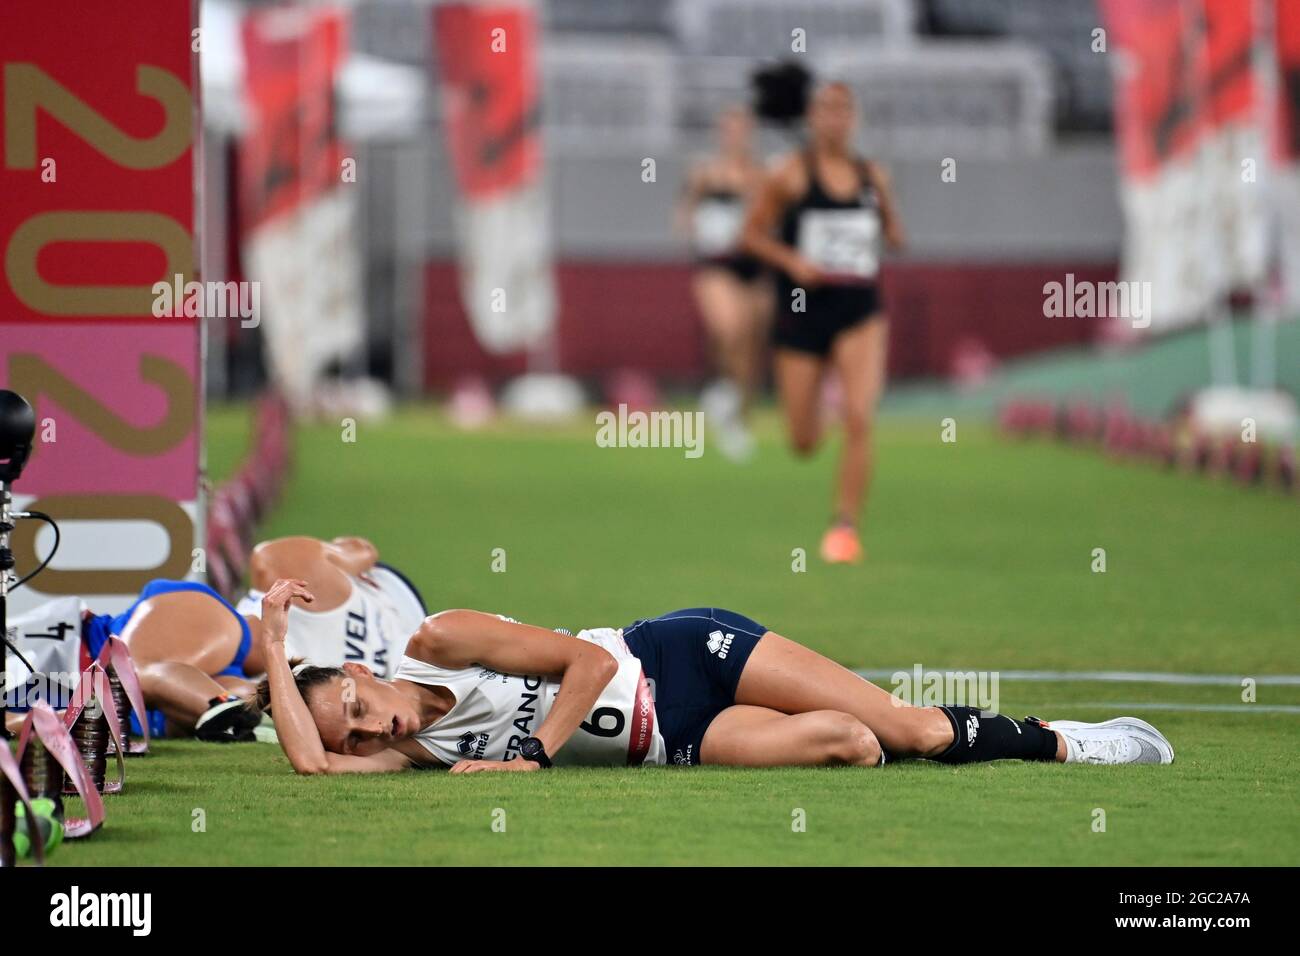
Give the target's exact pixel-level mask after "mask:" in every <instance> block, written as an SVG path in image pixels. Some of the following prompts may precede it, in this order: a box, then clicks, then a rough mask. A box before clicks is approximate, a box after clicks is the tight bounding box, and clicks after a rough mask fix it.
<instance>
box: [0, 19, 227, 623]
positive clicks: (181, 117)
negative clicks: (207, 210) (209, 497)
mask: <svg viewBox="0 0 1300 956" xmlns="http://www.w3.org/2000/svg"><path fill="white" fill-rule="evenodd" d="M194 25H195V11H194V9H193V7H192V5H191V3H189V2H186V0H137V2H134V3H131V4H127V5H123V4H99V3H90V4H88V3H83V2H77V0H5V2H4V3H3V4H0V102H3V104H4V106H3V110H4V121H3V123H2V124H0V156H2V157H3V165H2V166H0V196H3V201H2V202H0V247H2V248H3V257H4V264H5V268H4V274H3V277H0V387H4V388H9V389H13V390H14V391H17V392H19V393H20V394H22V395H23V396H25V397H26V398H27V400H28V401H30V402H31V403H32V405H33V407H34V408H35V409H36V419H37V432H36V444H35V448H34V450H33V454H32V458H31V461H30V463H29V464H28V466H27V470H26V472H25V473H24V474H23V476H22V478H21V479H20V480H19V481H18V482H17V483H16V484H15V486H14V490H15V503H16V505H17V507H18V508H19V509H24V508H29V507H30V508H35V509H37V510H41V511H45V512H48V513H49V514H51V515H52V516H54V517H55V518H56V519H57V520H58V521H59V524H60V527H61V528H62V531H63V543H62V546H61V548H60V550H59V556H58V558H57V559H56V560H55V561H54V564H53V565H52V566H51V567H50V568H49V569H47V570H46V571H45V572H44V573H42V574H41V575H40V576H39V577H38V578H35V579H34V580H33V581H31V582H30V583H29V584H27V585H25V586H24V587H22V588H21V589H19V590H18V591H16V592H14V594H13V596H12V598H11V602H12V604H11V607H12V609H14V610H17V611H22V610H25V609H27V608H29V607H31V606H34V605H35V604H36V603H38V602H40V601H44V600H47V599H49V598H50V597H55V596H59V595H68V594H75V595H80V596H82V597H84V598H85V599H86V600H87V601H88V602H89V603H90V605H91V606H92V607H94V608H95V610H96V611H100V612H107V611H113V610H121V609H124V608H125V607H126V605H127V604H128V602H129V601H130V600H131V599H132V598H133V597H134V596H135V595H136V593H137V592H138V591H139V590H140V588H141V586H142V585H143V584H144V583H145V582H146V581H148V580H149V579H150V578H153V577H172V578H184V577H189V576H191V574H190V571H191V567H192V566H193V560H194V555H193V549H194V548H195V546H196V544H197V543H198V542H197V540H196V537H197V534H196V515H197V514H198V507H197V504H196V500H197V497H198V479H199V446H200V442H199V410H200V396H201V387H200V366H199V326H198V320H197V319H196V318H195V317H193V316H188V317H187V316H185V315H183V314H177V315H171V314H168V315H166V316H163V317H156V316H155V314H154V301H155V293H154V289H153V286H154V284H155V283H158V282H166V283H168V284H169V285H170V284H172V283H173V282H174V279H175V276H176V275H181V276H182V277H183V280H184V281H185V282H188V281H190V280H193V279H195V278H197V276H196V275H195V271H196V270H195V263H196V262H198V256H197V254H196V249H195V238H194V206H195V201H194V182H195V177H194V156H195V150H194V139H195V129H196V119H195V117H196V109H195V103H194V100H195V89H196V84H195V79H194V74H195V72H196V70H197V62H198V57H197V54H196V53H195V52H194V48H193V44H194V42H195V37H194V36H193V35H192V32H191V31H192V30H193V28H194ZM40 527H41V526H40V525H38V524H37V523H36V522H34V521H24V522H21V523H20V525H19V527H18V530H17V531H16V532H15V534H14V554H15V558H16V560H17V563H18V570H19V573H26V572H27V571H30V570H33V569H34V568H35V567H36V565H37V564H38V563H39V561H40V560H41V558H42V557H43V556H44V555H45V553H47V552H48V550H49V546H50V544H51V538H50V536H49V535H48V533H41V534H40V535H38V534H37V529H38V528H40Z"/></svg>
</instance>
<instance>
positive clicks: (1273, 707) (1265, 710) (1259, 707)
mask: <svg viewBox="0 0 1300 956" xmlns="http://www.w3.org/2000/svg"><path fill="white" fill-rule="evenodd" d="M1076 707H1096V708H1105V709H1106V710H1109V711H1113V712H1116V713H1119V712H1123V711H1129V710H1172V711H1187V712H1190V713H1205V714H1300V704H1171V703H1169V702H1167V701H1166V702H1154V701H1152V702H1146V703H1137V702H1134V701H1119V702H1118V703H1115V702H1112V701H1088V702H1085V703H1076V702H1061V703H1056V704H1031V705H1028V706H1026V707H1022V708H1021V709H1022V710H1031V711H1032V710H1034V709H1035V708H1037V709H1039V710H1042V711H1047V710H1057V709H1059V710H1061V711H1062V712H1065V711H1069V710H1073V709H1074V708H1076ZM1048 723H1049V724H1050V723H1051V721H1050V720H1048Z"/></svg>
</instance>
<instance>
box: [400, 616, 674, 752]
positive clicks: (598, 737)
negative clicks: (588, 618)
mask: <svg viewBox="0 0 1300 956" xmlns="http://www.w3.org/2000/svg"><path fill="white" fill-rule="evenodd" d="M505 620H510V619H509V618H505ZM577 637H578V638H579V639H580V640H584V641H590V642H591V643H593V644H597V645H599V646H601V647H603V648H604V649H605V650H607V651H609V652H610V654H612V655H613V656H614V659H615V660H616V661H618V672H617V673H616V674H615V675H614V676H613V678H612V679H611V680H610V682H609V683H608V684H606V685H605V689H604V690H603V691H601V694H600V697H599V698H597V700H596V703H595V704H593V705H592V708H591V712H590V713H589V714H588V715H587V719H586V720H584V721H583V722H582V725H581V726H580V727H579V728H578V729H577V730H576V731H574V733H573V736H572V737H570V738H569V739H568V741H567V742H565V744H564V746H563V747H562V748H560V750H559V752H558V753H556V754H554V755H553V756H552V758H551V759H552V760H553V761H554V763H555V765H556V766H564V765H583V766H628V765H642V764H652V765H654V764H663V763H666V762H667V754H666V750H665V747H664V739H663V735H662V734H660V732H659V727H658V724H657V721H656V720H655V705H654V696H653V694H652V693H651V690H650V686H649V682H648V681H647V680H646V677H645V673H644V672H643V671H642V669H641V662H640V661H639V660H637V658H635V657H633V656H632V653H631V651H629V650H628V647H627V645H626V644H625V643H624V642H623V633H622V631H616V630H613V629H612V628H607V627H602V628H594V629H592V630H587V631H581V632H580V633H579V634H578V635H577ZM394 676H395V677H398V678H401V679H402V680H409V681H413V682H414V683H417V684H426V685H429V686H439V687H446V688H447V689H448V690H449V691H451V693H452V694H453V695H454V696H455V698H456V703H455V704H454V705H453V706H452V708H451V710H449V711H448V712H447V713H446V714H445V715H443V717H442V718H441V719H439V720H438V721H436V722H435V723H433V724H430V725H429V726H428V727H425V728H424V729H423V730H421V731H420V732H419V733H418V734H416V735H415V739H416V740H418V741H419V742H420V744H421V745H423V747H424V748H425V749H426V750H428V751H429V753H431V754H432V755H433V756H434V757H436V758H437V759H438V760H440V761H442V762H443V763H445V764H447V765H448V766H450V765H452V764H455V763H456V762H457V761H460V760H513V759H515V758H516V757H518V756H519V744H520V742H522V741H523V739H524V738H525V737H528V736H530V735H532V734H534V733H536V731H537V728H538V727H540V726H541V724H542V721H544V720H545V719H546V715H547V714H549V713H550V711H551V705H552V704H553V703H554V701H555V695H556V694H558V693H559V691H560V684H559V682H558V681H551V680H547V679H546V678H544V677H528V676H522V675H518V674H501V673H498V672H497V671H493V670H488V669H487V668H485V667H467V668H464V669H461V670H448V669H447V668H444V667H438V666H437V665H434V664H428V663H425V662H424V661H418V660H416V659H415V658H412V657H403V658H402V660H401V664H400V665H399V666H398V668H397V673H396V674H395V675H394Z"/></svg>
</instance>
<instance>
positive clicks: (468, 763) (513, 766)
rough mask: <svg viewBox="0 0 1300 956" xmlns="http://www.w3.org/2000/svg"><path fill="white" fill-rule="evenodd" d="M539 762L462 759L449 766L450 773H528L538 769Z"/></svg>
mask: <svg viewBox="0 0 1300 956" xmlns="http://www.w3.org/2000/svg"><path fill="white" fill-rule="evenodd" d="M540 769H541V764H539V763H537V762H536V761H533V760H524V759H522V758H520V759H518V760H462V761H460V762H459V763H457V764H456V765H454V766H453V767H452V768H451V772H452V773H482V772H484V771H487V772H505V773H528V772H530V771H532V770H540Z"/></svg>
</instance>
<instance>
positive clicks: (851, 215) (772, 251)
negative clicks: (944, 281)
mask: <svg viewBox="0 0 1300 956" xmlns="http://www.w3.org/2000/svg"><path fill="white" fill-rule="evenodd" d="M807 123H808V134H809V136H808V144H807V146H806V147H805V148H804V149H801V150H799V151H797V152H795V153H792V154H790V155H789V156H786V157H785V158H784V159H783V160H782V161H780V162H779V163H778V164H777V166H776V168H775V170H774V171H773V172H772V173H771V174H770V175H769V176H768V177H767V178H766V180H765V182H764V184H763V187H762V189H761V191H760V193H759V197H758V200H757V202H756V203H755V205H754V207H753V208H752V209H751V210H750V214H749V218H748V220H747V222H746V225H745V232H744V244H745V248H746V249H748V250H749V251H750V252H752V253H753V254H754V255H755V256H757V257H758V258H760V259H762V260H763V261H764V262H766V263H767V264H768V265H770V266H772V267H773V269H774V270H775V271H776V274H777V288H776V321H775V324H774V327H773V343H774V345H775V357H774V361H775V367H776V380H777V386H778V389H779V391H780V396H781V403H782V405H783V406H784V407H785V415H786V422H787V425H788V427H789V432H790V441H791V444H792V445H793V447H794V450H795V452H796V453H797V454H800V455H807V454H811V453H812V452H813V451H814V450H815V449H816V447H817V444H818V441H819V439H820V437H821V428H820V423H819V421H818V397H819V395H820V391H821V384H822V379H823V376H824V375H825V373H826V372H827V370H828V369H829V368H833V369H834V370H835V372H836V373H837V374H838V377H839V384H840V389H841V392H842V418H843V422H844V452H843V457H842V458H841V460H840V466H839V475H838V480H837V488H836V494H835V505H834V515H833V518H832V523H831V527H830V529H829V530H828V531H827V532H826V535H825V537H823V538H822V544H821V553H822V557H823V558H824V559H825V560H827V561H834V562H852V561H858V560H860V559H861V557H862V546H861V544H860V542H859V540H858V532H857V524H858V515H859V512H860V511H861V509H862V501H863V498H864V496H865V494H866V489H867V484H868V482H869V480H870V477H871V426H872V421H873V419H874V417H875V409H876V403H877V401H878V399H879V397H880V393H881V391H882V390H883V388H884V383H885V350H886V344H887V341H888V323H887V321H886V318H885V313H884V308H883V304H882V303H881V301H880V292H879V287H878V285H877V278H878V274H879V268H880V256H881V246H882V244H884V245H887V246H888V247H889V248H890V249H895V250H896V249H901V248H902V246H903V241H904V240H903V230H902V225H901V223H900V221H899V218H898V214H897V212H896V211H895V208H894V202H893V195H892V193H891V190H890V187H889V183H888V180H887V179H886V177H885V174H884V171H883V170H882V169H881V168H880V167H879V166H877V165H876V164H875V163H873V162H870V161H868V160H865V159H862V158H861V157H859V156H857V155H855V154H854V152H853V148H852V141H853V130H854V125H855V105H854V101H853V94H852V92H851V91H850V90H849V88H848V87H847V86H846V85H844V84H842V83H828V84H825V85H823V86H821V87H819V88H818V89H817V90H816V91H815V92H814V94H813V96H812V99H811V102H810V106H809V109H808V115H807Z"/></svg>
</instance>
